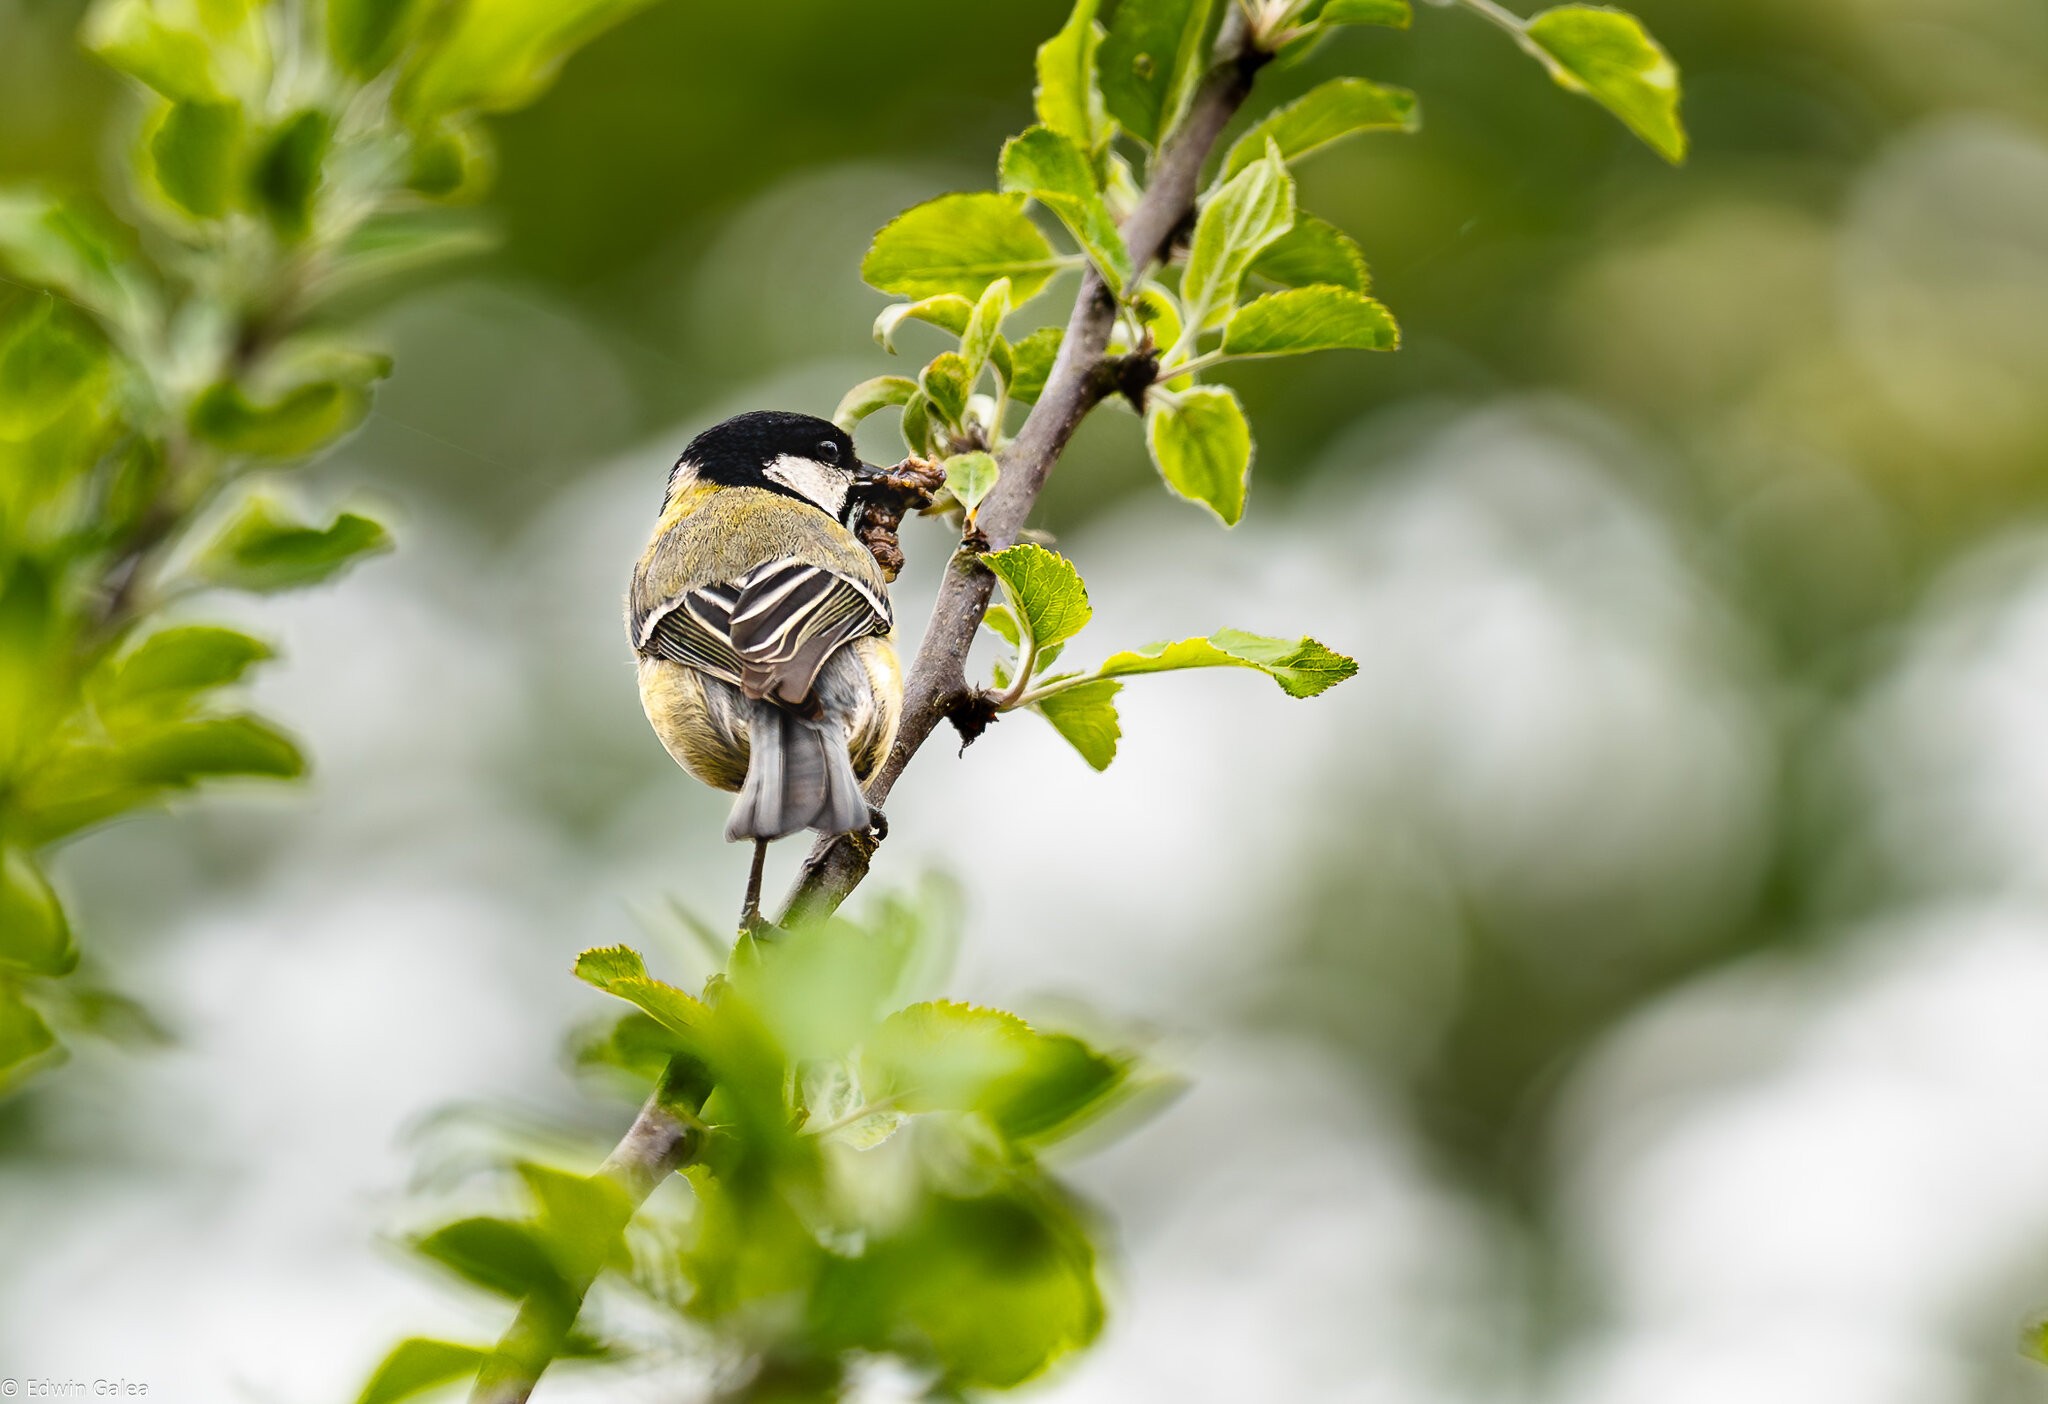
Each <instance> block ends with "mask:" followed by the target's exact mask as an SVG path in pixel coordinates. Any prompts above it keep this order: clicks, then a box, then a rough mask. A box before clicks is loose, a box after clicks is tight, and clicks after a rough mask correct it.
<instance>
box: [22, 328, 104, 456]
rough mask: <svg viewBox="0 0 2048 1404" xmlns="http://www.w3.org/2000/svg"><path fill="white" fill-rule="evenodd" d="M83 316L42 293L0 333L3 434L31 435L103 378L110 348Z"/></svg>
mask: <svg viewBox="0 0 2048 1404" xmlns="http://www.w3.org/2000/svg"><path fill="white" fill-rule="evenodd" d="M82 320H83V319H82V318H80V317H79V316H78V315H77V314H76V313H74V312H72V311H71V309H69V308H67V307H64V306H63V305H62V304H60V303H59V302H58V301H57V299H56V298H54V297H52V296H51V295H50V294H48V293H42V294H39V295H37V296H36V297H35V298H34V299H33V300H32V301H31V303H30V305H29V307H28V309H27V312H26V314H25V315H23V316H20V317H18V318H17V319H16V320H15V322H14V325H13V326H12V327H11V328H9V329H8V332H7V334H6V336H5V337H4V338H0V439H12V440H15V441H16V442H19V441H21V440H24V439H28V438H30V437H32V436H33V435H35V434H37V433H39V432H41V431H42V430H43V429H45V428H47V427H49V426H50V425H52V424H54V423H56V422H57V420H58V419H60V418H61V417H63V415H64V413H65V412H66V411H67V410H69V409H70V408H71V407H72V405H73V404H75V403H76V402H77V401H78V400H79V399H80V398H81V397H82V396H84V395H85V394H87V393H88V392H89V391H90V390H91V389H92V388H93V387H94V386H95V385H96V384H102V383H104V382H103V379H102V376H103V373H104V370H105V367H106V362H107V356H106V349H105V347H104V345H103V344H102V343H101V342H100V340H99V338H98V336H97V335H91V336H88V335H87V334H85V333H84V329H83V327H82V326H81V325H80V323H81V322H82Z"/></svg>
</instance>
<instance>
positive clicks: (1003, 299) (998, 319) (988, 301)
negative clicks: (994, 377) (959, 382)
mask: <svg viewBox="0 0 2048 1404" xmlns="http://www.w3.org/2000/svg"><path fill="white" fill-rule="evenodd" d="M1009 315H1010V280H1009V279H1008V278H998V279H996V280H995V281H994V282H993V283H990V284H989V285H988V291H987V292H985V293H983V294H982V295H981V301H979V302H977V303H975V304H974V311H973V313H972V314H970V315H969V317H968V319H967V326H966V329H965V330H963V331H962V332H961V333H960V359H961V360H963V361H965V362H966V363H967V383H968V384H969V385H970V386H972V385H973V384H974V383H975V382H976V381H978V380H980V379H981V372H982V368H983V367H985V366H987V365H988V362H989V357H990V355H991V354H993V353H994V351H995V348H996V342H998V341H999V340H1001V339H1002V332H1003V321H1004V319H1005V318H1007V317H1008V316H1009Z"/></svg>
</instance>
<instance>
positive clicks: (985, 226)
mask: <svg viewBox="0 0 2048 1404" xmlns="http://www.w3.org/2000/svg"><path fill="white" fill-rule="evenodd" d="M1064 266H1065V265H1064V264H1063V263H1062V261H1061V260H1060V258H1059V257H1058V256H1057V255H1056V254H1055V253H1054V252H1053V247H1052V245H1051V244H1050V243H1048V242H1046V238H1045V235H1043V234H1041V233H1039V231H1038V226H1037V225H1035V224H1033V223H1032V222H1031V220H1030V219H1029V217H1027V216H1026V215H1025V213H1024V197H1023V196H1022V195H998V194H996V193H994V192H993V191H989V192H979V193H975V194H968V195H941V196H939V198H938V199H936V200H927V201H926V202H925V203H923V204H922V205H915V206H912V207H911V208H910V209H907V210H905V211H904V212H903V213H902V214H900V215H898V216H896V218H894V219H892V220H890V221H889V223H887V224H885V225H883V226H882V229H881V232H879V233H878V234H876V235H875V241H874V243H873V244H872V245H871V246H870V247H869V249H868V252H867V257H866V258H864V259H862V260H861V265H860V276H861V277H862V278H864V279H866V280H867V282H868V284H869V286H871V287H875V288H879V289H880V290H881V291H883V292H886V293H895V294H896V295H897V296H899V297H910V298H926V297H932V296H934V295H936V294H940V293H955V294H957V295H959V296H961V297H964V298H966V299H968V300H969V301H970V302H972V301H973V300H975V299H977V298H979V297H980V296H981V295H982V293H983V292H984V291H985V290H986V289H987V288H988V285H989V284H990V283H993V282H994V281H995V280H996V279H998V278H1008V279H1009V280H1010V296H1011V299H1012V300H1013V301H1014V302H1019V303H1021V302H1027V301H1029V300H1030V299H1031V298H1032V297H1034V296H1036V295H1037V293H1038V290H1039V289H1040V288H1042V287H1044V286H1045V284H1046V281H1047V280H1048V279H1049V278H1051V277H1052V275H1053V274H1054V273H1057V272H1058V271H1059V270H1060V269H1061V268H1062V267H1064Z"/></svg>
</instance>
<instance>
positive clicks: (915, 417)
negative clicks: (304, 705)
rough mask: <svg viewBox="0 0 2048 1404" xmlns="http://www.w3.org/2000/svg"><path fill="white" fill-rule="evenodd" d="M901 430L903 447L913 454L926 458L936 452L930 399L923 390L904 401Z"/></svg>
mask: <svg viewBox="0 0 2048 1404" xmlns="http://www.w3.org/2000/svg"><path fill="white" fill-rule="evenodd" d="M901 431H902V434H903V446H904V448H906V449H908V450H909V451H910V452H911V454H913V455H914V456H916V457H919V458H927V457H930V456H931V455H932V454H933V453H935V452H937V447H936V445H935V444H934V442H933V435H932V400H931V396H929V395H927V394H925V393H924V391H922V390H920V391H918V392H917V393H916V394H915V395H912V396H911V397H910V398H909V399H908V400H907V401H905V402H904V405H903V421H902V425H901Z"/></svg>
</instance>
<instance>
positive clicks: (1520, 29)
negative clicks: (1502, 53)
mask: <svg viewBox="0 0 2048 1404" xmlns="http://www.w3.org/2000/svg"><path fill="white" fill-rule="evenodd" d="M1458 3H1459V4H1461V5H1463V6H1464V7H1465V8H1466V9H1468V10H1470V11H1471V12H1472V13H1473V14H1475V15H1478V16H1479V17H1480V18H1482V19H1484V20H1486V21H1487V22H1488V23H1489V24H1493V25H1497V26H1499V27H1500V28H1501V29H1504V30H1506V31H1507V32H1508V34H1509V36H1510V37H1512V38H1513V39H1514V41H1515V43H1516V44H1517V45H1518V46H1520V48H1521V49H1522V51H1523V52H1525V53H1527V54H1528V55H1529V56H1530V57H1532V58H1534V59H1535V60H1536V61H1537V62H1539V63H1541V64H1542V65H1543V66H1544V67H1545V68H1547V69H1550V70H1552V71H1553V72H1555V71H1556V69H1557V60H1556V59H1555V58H1552V57H1551V55H1550V51H1549V50H1547V49H1545V48H1544V47H1543V46H1542V45H1541V44H1539V43H1537V42H1536V41H1535V40H1534V39H1532V38H1530V37H1529V22H1528V21H1527V20H1525V19H1523V18H1522V17H1521V16H1520V15H1518V14H1516V13H1515V12H1514V11H1513V10H1510V9H1508V8H1507V7H1506V6H1504V5H1500V4H1497V3H1496V0H1458Z"/></svg>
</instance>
